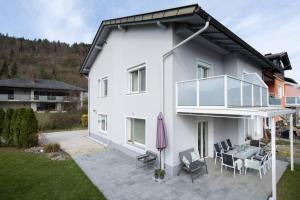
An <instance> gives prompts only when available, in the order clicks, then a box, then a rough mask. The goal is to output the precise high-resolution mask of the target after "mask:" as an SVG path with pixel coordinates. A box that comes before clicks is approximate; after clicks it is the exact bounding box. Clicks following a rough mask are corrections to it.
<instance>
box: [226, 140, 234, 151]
mask: <svg viewBox="0 0 300 200" xmlns="http://www.w3.org/2000/svg"><path fill="white" fill-rule="evenodd" d="M226 142H227V144H228V147H229V150H233V149H235V147H233V146H232V143H231V141H230V139H226Z"/></svg>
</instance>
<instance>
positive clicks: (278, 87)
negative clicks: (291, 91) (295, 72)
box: [263, 52, 292, 108]
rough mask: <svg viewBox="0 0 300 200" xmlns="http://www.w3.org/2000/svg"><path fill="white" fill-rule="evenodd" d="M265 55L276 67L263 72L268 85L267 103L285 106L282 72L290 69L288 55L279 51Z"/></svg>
mask: <svg viewBox="0 0 300 200" xmlns="http://www.w3.org/2000/svg"><path fill="white" fill-rule="evenodd" d="M265 57H266V58H267V59H269V60H270V61H271V62H272V63H273V64H274V65H276V66H277V68H276V69H273V70H265V71H264V72H263V80H264V81H265V82H266V84H267V85H268V87H269V94H270V100H269V103H270V105H272V106H281V107H282V108H285V99H284V93H285V90H284V85H285V77H284V72H285V71H286V70H291V69H292V66H291V63H290V59H289V56H288V54H287V52H281V53H275V54H271V53H269V54H266V55H265Z"/></svg>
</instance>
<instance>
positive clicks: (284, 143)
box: [276, 140, 300, 149]
mask: <svg viewBox="0 0 300 200" xmlns="http://www.w3.org/2000/svg"><path fill="white" fill-rule="evenodd" d="M276 144H277V145H290V142H289V141H286V140H276ZM294 147H295V148H299V149H300V144H299V143H295V142H294Z"/></svg>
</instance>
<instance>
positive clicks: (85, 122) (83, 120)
mask: <svg viewBox="0 0 300 200" xmlns="http://www.w3.org/2000/svg"><path fill="white" fill-rule="evenodd" d="M81 125H82V127H88V115H86V114H84V115H82V116H81Z"/></svg>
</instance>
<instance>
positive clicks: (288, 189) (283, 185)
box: [277, 165, 300, 200]
mask: <svg viewBox="0 0 300 200" xmlns="http://www.w3.org/2000/svg"><path fill="white" fill-rule="evenodd" d="M299 190H300V165H295V170H294V171H293V172H292V171H291V170H290V166H289V167H288V168H287V170H286V171H285V172H284V174H283V176H282V177H281V179H280V181H279V183H278V189H277V196H278V197H277V198H278V200H299V199H300V191H299Z"/></svg>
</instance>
